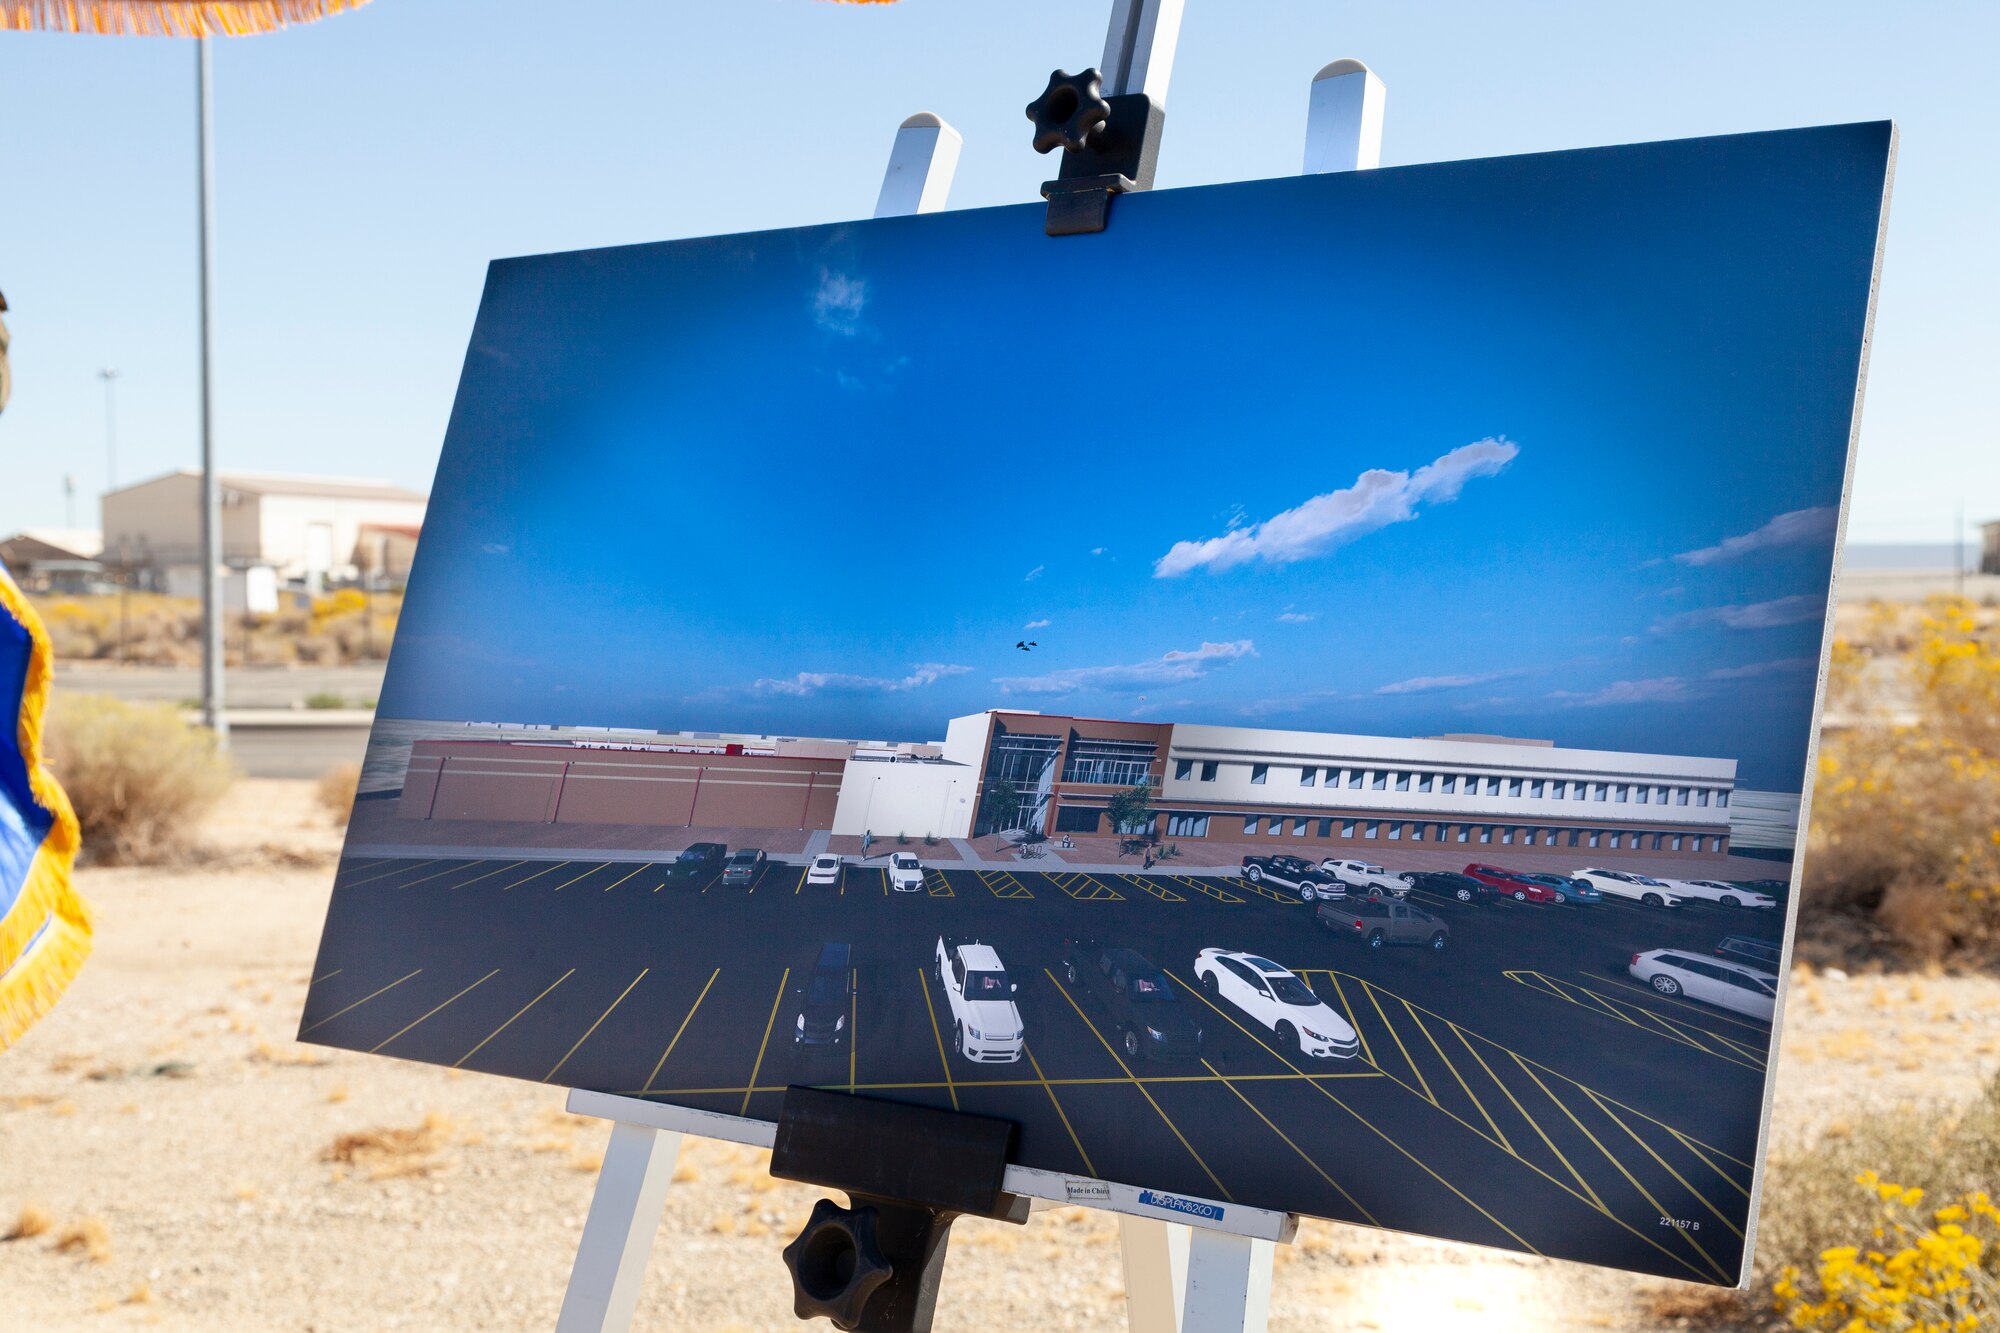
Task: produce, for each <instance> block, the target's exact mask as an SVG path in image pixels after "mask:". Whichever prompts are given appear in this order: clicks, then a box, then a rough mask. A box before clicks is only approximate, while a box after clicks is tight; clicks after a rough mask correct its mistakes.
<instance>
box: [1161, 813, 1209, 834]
mask: <svg viewBox="0 0 2000 1333" xmlns="http://www.w3.org/2000/svg"><path fill="white" fill-rule="evenodd" d="M1167 836H1168V837H1170V838H1206V837H1207V836H1208V816H1207V815H1168V816H1167Z"/></svg>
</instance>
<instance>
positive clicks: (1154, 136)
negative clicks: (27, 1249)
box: [1028, 69, 1167, 236]
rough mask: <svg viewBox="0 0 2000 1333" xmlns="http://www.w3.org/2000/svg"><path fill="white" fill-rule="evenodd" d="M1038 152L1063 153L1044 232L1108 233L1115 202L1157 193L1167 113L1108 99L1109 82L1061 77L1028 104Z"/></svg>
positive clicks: (1130, 97)
mask: <svg viewBox="0 0 2000 1333" xmlns="http://www.w3.org/2000/svg"><path fill="white" fill-rule="evenodd" d="M1028 119H1029V120H1032V121H1033V122H1035V139H1034V146H1035V151H1036V152H1038V153H1049V152H1054V151H1055V150H1056V149H1057V148H1060V149H1062V150H1063V159H1062V168H1061V170H1060V171H1059V172H1058V173H1057V175H1056V179H1054V180H1052V181H1044V182H1043V183H1042V197H1043V198H1044V199H1047V200H1048V201H1049V208H1048V214H1047V216H1046V218H1045V219H1044V221H1043V230H1044V231H1046V232H1047V233H1048V234H1049V235H1051V236H1075V235H1080V234H1083V233H1086V232H1096V231H1103V230H1104V227H1105V223H1106V221H1107V220H1108V218H1109V215H1110V211H1111V196H1113V195H1115V194H1126V193H1129V192H1131V191H1133V190H1150V189H1151V188H1153V171H1154V167H1155V166H1156V164H1157V162H1158V160H1159V155H1160V136H1161V134H1162V132H1163V131H1164V130H1165V128H1166V120H1167V113H1166V111H1165V109H1164V108H1162V107H1159V106H1156V105H1154V103H1153V99H1152V98H1150V97H1148V96H1146V95H1145V94H1144V93H1125V94H1121V95H1119V96H1116V97H1106V96H1105V95H1104V76H1103V75H1102V74H1100V73H1099V72H1098V71H1097V70H1095V69H1087V70H1085V71H1083V73H1081V74H1070V73H1068V72H1066V71H1064V70H1060V69H1059V70H1057V71H1055V72H1054V73H1053V74H1051V75H1049V84H1048V87H1047V88H1045V89H1044V90H1043V91H1042V95H1041V96H1040V97H1038V98H1036V99H1035V100H1034V101H1032V102H1030V103H1029V104H1028Z"/></svg>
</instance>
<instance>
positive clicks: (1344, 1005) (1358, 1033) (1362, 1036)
mask: <svg viewBox="0 0 2000 1333" xmlns="http://www.w3.org/2000/svg"><path fill="white" fill-rule="evenodd" d="M1326 975H1327V977H1328V979H1330V980H1331V981H1332V982H1333V993H1334V994H1335V995H1338V996H1339V997H1340V1007H1341V1009H1342V1010H1343V1011H1345V1012H1346V1013H1348V1014H1350V1015H1352V1014H1355V1013H1358V1012H1359V1011H1358V1010H1356V1009H1355V1007H1354V1006H1353V1005H1352V1004H1350V1003H1348V999H1347V992H1346V991H1344V990H1342V989H1341V988H1340V974H1339V973H1337V972H1328V973H1327V974H1326ZM1353 1027H1354V1035H1355V1038H1356V1039H1357V1040H1359V1041H1360V1043H1361V1058H1362V1059H1364V1060H1366V1061H1367V1062H1368V1063H1369V1064H1371V1065H1375V1067H1376V1068H1377V1069H1380V1068H1381V1067H1382V1066H1380V1065H1376V1064H1375V1056H1374V1055H1373V1053H1371V1052H1370V1051H1369V1049H1368V1036H1367V1034H1366V1033H1364V1032H1363V1031H1362V1030H1361V1025H1360V1024H1359V1023H1355V1024H1354V1025H1353Z"/></svg>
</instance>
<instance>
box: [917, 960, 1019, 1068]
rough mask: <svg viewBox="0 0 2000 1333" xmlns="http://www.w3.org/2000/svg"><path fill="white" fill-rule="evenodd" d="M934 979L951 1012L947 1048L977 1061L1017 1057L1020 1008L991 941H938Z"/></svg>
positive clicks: (1007, 1060) (1004, 1060) (1006, 1062)
mask: <svg viewBox="0 0 2000 1333" xmlns="http://www.w3.org/2000/svg"><path fill="white" fill-rule="evenodd" d="M937 972H938V982H939V984H941V985H942V986H943V987H944V999H945V1007H946V1008H947V1009H948V1010H950V1012H951V1045H952V1049H953V1050H955V1051H957V1052H958V1053H959V1054H960V1055H962V1056H964V1057H965V1058H966V1059H968V1060H972V1061H975V1062H976V1063H979V1064H998V1065H1009V1064H1013V1063H1014V1062H1015V1061H1016V1060H1019V1059H1020V1058H1021V1041H1022V1038H1023V1037H1025V1036H1026V1035H1027V1034H1026V1033H1025V1031H1024V1030H1023V1029H1022V1025H1021V1011H1020V1010H1019V1009H1018V1008H1016V1007H1015V1005H1014V993H1015V992H1016V991H1018V990H1020V989H1021V988H1020V987H1019V986H1017V985H1015V984H1014V983H1013V982H1011V981H1009V980H1008V979H1007V968H1006V967H1005V965H1004V964H1002V963H1001V961H1000V955H999V954H997V953H995V952H994V951H993V946H992V945H990V944H981V943H980V942H979V941H977V940H974V941H973V942H972V943H970V944H946V943H945V941H944V937H943V936H942V935H940V936H939V937H938V942H937Z"/></svg>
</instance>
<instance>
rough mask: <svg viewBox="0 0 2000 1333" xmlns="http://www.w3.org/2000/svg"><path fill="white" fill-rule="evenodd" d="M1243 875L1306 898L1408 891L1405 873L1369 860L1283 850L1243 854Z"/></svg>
mask: <svg viewBox="0 0 2000 1333" xmlns="http://www.w3.org/2000/svg"><path fill="white" fill-rule="evenodd" d="M1243 878H1245V879H1247V880H1249V881H1250V882H1251V883H1252V884H1273V885H1276V886H1277V887H1278V888H1281V889H1290V890H1291V891H1292V892H1294V893H1296V894H1298V895H1299V898H1300V899H1301V900H1302V901H1305V902H1313V901H1315V900H1322V901H1323V900H1326V899H1329V898H1345V897H1346V896H1347V895H1348V894H1349V893H1358V894H1361V895H1362V896H1364V897H1368V898H1373V899H1377V900H1380V899H1383V898H1389V897H1396V898H1402V897H1406V896H1408V894H1409V892H1410V885H1409V880H1408V878H1407V877H1406V876H1401V875H1391V874H1390V873H1389V872H1388V871H1387V870H1384V869H1383V868H1382V867H1381V866H1378V865H1375V864H1374V863H1372V862H1369V861H1354V860H1347V859H1343V858H1340V857H1332V856H1330V857H1328V858H1326V859H1325V860H1324V861H1319V862H1313V861H1308V860H1306V859H1305V858H1304V857H1300V856H1287V855H1285V854H1283V853H1279V854H1276V855H1273V856H1246V857H1244V858H1243Z"/></svg>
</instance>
